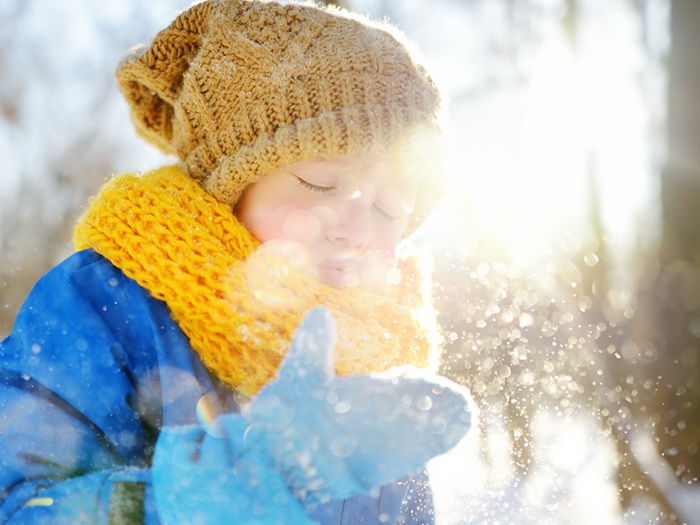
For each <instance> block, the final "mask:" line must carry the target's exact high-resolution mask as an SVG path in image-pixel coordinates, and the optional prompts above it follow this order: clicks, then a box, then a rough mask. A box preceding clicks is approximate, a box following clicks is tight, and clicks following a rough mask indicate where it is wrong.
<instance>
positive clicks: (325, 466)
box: [243, 308, 471, 508]
mask: <svg viewBox="0 0 700 525" xmlns="http://www.w3.org/2000/svg"><path fill="white" fill-rule="evenodd" d="M335 337H336V332H335V323H334V321H333V318H332V317H331V315H330V314H329V313H328V311H327V310H325V309H324V308H315V309H313V310H311V311H310V313H309V314H308V316H307V318H306V319H305V321H304V323H303V324H302V326H301V328H300V329H299V330H298V331H297V333H296V335H295V337H294V341H293V342H292V346H291V349H290V351H289V352H288V354H287V355H286V356H285V358H284V360H283V362H282V364H281V366H280V369H279V370H278V373H277V376H276V378H275V379H274V380H273V381H272V382H271V383H269V384H268V385H267V386H266V387H265V388H263V390H261V391H260V393H259V394H258V395H257V396H256V397H255V398H253V400H252V402H251V404H250V405H248V406H247V407H246V408H245V409H244V411H243V416H244V417H245V419H247V420H248V421H249V422H250V423H252V426H251V428H249V429H248V431H247V436H246V443H247V444H249V446H251V447H254V448H255V449H264V451H265V453H266V454H269V455H270V456H271V457H272V458H273V460H274V462H275V464H276V465H277V468H278V469H279V471H280V472H281V474H282V475H283V477H284V478H285V480H286V482H287V485H288V486H289V487H290V489H291V491H292V493H293V494H294V495H295V496H296V497H297V498H298V499H299V500H300V501H302V502H303V503H304V505H305V506H306V507H307V508H313V507H314V506H316V505H318V504H320V503H324V502H326V501H328V500H331V499H343V498H347V497H350V496H353V495H356V494H366V493H369V492H371V491H372V490H373V489H377V488H379V487H381V486H382V485H385V484H387V483H389V482H391V481H393V480H396V479H398V478H399V477H401V476H403V475H405V474H408V473H410V472H412V471H414V470H416V469H418V468H421V467H423V466H424V465H425V464H426V463H427V461H428V460H430V459H431V458H433V457H435V456H437V455H440V454H442V453H444V452H447V451H448V450H449V449H451V448H452V447H453V446H454V445H456V444H457V442H458V441H459V440H460V439H461V438H462V437H464V435H465V434H466V432H467V431H468V430H469V428H470V423H471V417H470V412H469V401H468V399H469V396H468V393H467V391H466V389H464V388H462V387H460V386H458V385H456V384H455V383H452V382H451V381H448V380H447V379H444V378H439V377H435V376H432V375H429V374H427V373H425V372H424V371H421V370H419V369H417V368H415V367H401V368H396V369H392V370H390V371H388V372H386V373H381V374H370V375H357V376H347V377H336V375H335V373H334V371H333V349H334V346H335Z"/></svg>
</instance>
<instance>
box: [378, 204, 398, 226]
mask: <svg viewBox="0 0 700 525" xmlns="http://www.w3.org/2000/svg"><path fill="white" fill-rule="evenodd" d="M372 207H373V208H374V211H375V212H376V213H377V214H378V215H379V216H380V217H381V218H382V219H384V220H385V221H387V222H393V221H395V220H396V219H398V217H396V216H395V215H391V214H389V213H387V212H385V211H384V210H383V209H382V208H380V207H379V206H377V205H376V204H373V205H372Z"/></svg>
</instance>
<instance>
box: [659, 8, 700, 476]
mask: <svg viewBox="0 0 700 525" xmlns="http://www.w3.org/2000/svg"><path fill="white" fill-rule="evenodd" d="M670 31H671V52H670V55H669V59H668V102H667V111H668V114H667V122H668V124H667V125H668V130H667V138H668V158H667V164H666V166H665V168H664V170H663V174H662V180H661V204H662V212H663V228H664V229H663V238H662V250H661V263H662V268H663V270H662V272H661V275H660V278H659V282H658V283H657V286H656V287H655V292H656V297H655V298H654V300H656V302H657V303H658V305H657V307H656V322H655V324H656V331H657V332H658V333H657V334H656V341H655V343H656V344H657V345H658V346H660V348H659V359H658V362H657V363H655V364H656V365H658V367H657V368H656V370H655V373H657V374H659V376H660V377H661V378H662V379H661V381H659V385H658V389H659V391H660V392H659V393H661V394H662V399H661V400H660V401H662V403H663V405H662V407H663V410H664V412H663V413H662V414H661V421H660V422H659V424H658V426H657V437H658V439H659V445H660V450H661V451H662V453H664V456H665V457H666V459H667V460H668V462H669V463H670V464H671V466H672V467H673V469H674V471H675V473H676V475H677V476H678V477H679V478H680V479H681V480H683V481H688V482H690V481H695V482H697V480H698V477H699V476H700V446H699V444H700V425H699V423H698V422H700V67H698V56H697V54H698V52H700V2H698V0H671V28H670Z"/></svg>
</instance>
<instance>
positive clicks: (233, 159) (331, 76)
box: [117, 0, 442, 226]
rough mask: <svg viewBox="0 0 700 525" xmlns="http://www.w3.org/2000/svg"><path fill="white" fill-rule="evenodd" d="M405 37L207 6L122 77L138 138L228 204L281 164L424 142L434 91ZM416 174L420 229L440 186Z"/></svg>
mask: <svg viewBox="0 0 700 525" xmlns="http://www.w3.org/2000/svg"><path fill="white" fill-rule="evenodd" d="M401 39H402V37H401V36H400V35H399V34H398V33H397V32H396V31H395V30H394V29H393V28H391V27H389V26H388V25H385V24H380V23H376V22H370V21H368V20H366V19H363V18H361V17H359V16H357V15H354V14H351V13H349V12H346V11H343V10H339V9H331V8H321V7H319V6H316V5H311V4H296V3H294V4H287V5H280V4H278V3H274V2H266V1H259V0H206V1H204V2H201V3H198V4H195V5H194V6H192V7H191V8H190V9H189V10H187V11H185V12H184V13H182V14H181V15H180V16H178V17H177V18H176V19H175V21H174V22H173V23H172V24H171V25H170V26H169V27H168V28H166V29H164V30H163V31H161V32H160V33H159V34H158V35H157V36H156V38H155V39H154V40H153V42H152V43H151V44H150V46H149V47H147V48H142V49H139V50H137V51H135V52H134V53H133V54H132V55H131V56H129V57H128V58H126V59H125V60H124V61H123V62H122V63H121V64H120V66H119V68H118V70H117V79H118V82H119V86H120V89H121V91H122V93H123V94H124V96H125V97H126V100H127V101H128V103H129V105H130V107H131V112H132V118H133V121H134V123H135V125H136V128H137V130H138V132H139V133H140V134H141V135H142V136H143V137H145V138H146V140H148V141H149V142H151V143H153V144H155V145H156V146H158V147H159V148H160V149H161V150H163V151H164V152H166V153H169V154H174V155H177V156H178V157H179V158H180V160H181V161H182V162H183V164H184V166H185V169H186V170H187V172H188V173H189V175H190V176H191V177H193V178H195V179H197V180H199V181H200V182H201V183H202V185H203V187H204V188H205V189H206V190H207V191H208V192H209V193H211V194H212V195H213V196H214V197H216V198H217V199H218V200H220V201H222V202H224V203H226V204H229V205H231V206H233V205H234V204H235V203H236V202H237V200H238V199H239V197H240V196H241V194H242V192H243V190H244V189H245V187H246V186H247V185H248V184H250V183H252V182H254V181H256V180H258V179H259V178H260V177H262V176H263V175H265V174H266V173H269V172H271V171H274V170H275V169H277V168H278V167H280V166H283V165H288V164H294V163H296V162H299V161H307V160H313V159H316V158H332V157H335V156H338V155H352V154H357V153H377V154H390V155H391V154H396V153H398V152H399V151H401V150H404V151H407V150H409V149H415V146H416V145H417V144H423V140H424V138H425V137H424V136H422V137H421V139H420V140H419V141H416V140H415V139H416V136H418V135H417V133H418V131H420V132H421V133H426V131H427V134H428V135H430V136H432V135H435V133H436V132H437V124H436V120H437V114H438V110H439V105H440V97H439V93H438V90H437V89H436V87H435V85H434V84H433V82H432V81H431V79H430V78H429V77H428V76H427V74H426V72H425V70H424V69H423V67H422V66H420V65H419V64H417V63H416V62H415V61H414V59H413V58H412V56H411V54H410V53H409V51H408V49H407V47H406V45H405V44H403V43H402V42H401ZM408 143H412V146H411V147H410V148H407V146H406V144H408ZM421 169H424V168H421ZM421 177H422V179H425V181H424V182H425V183H426V184H425V186H426V188H427V189H428V191H425V189H424V190H422V191H420V193H419V194H420V197H421V200H422V201H423V202H422V203H419V207H418V210H417V217H416V222H420V220H421V219H422V216H423V215H424V214H425V213H427V211H428V209H429V208H431V207H432V205H433V204H434V202H433V201H434V200H435V199H434V197H435V196H436V195H437V194H438V193H440V191H441V189H442V184H441V183H440V182H439V177H438V178H437V179H436V173H423V174H422V175H421ZM414 226H415V225H414Z"/></svg>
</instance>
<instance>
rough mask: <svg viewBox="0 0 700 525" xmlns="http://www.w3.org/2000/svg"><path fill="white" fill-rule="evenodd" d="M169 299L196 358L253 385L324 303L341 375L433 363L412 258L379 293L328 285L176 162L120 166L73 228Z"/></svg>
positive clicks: (249, 389) (431, 335) (247, 387)
mask: <svg viewBox="0 0 700 525" xmlns="http://www.w3.org/2000/svg"><path fill="white" fill-rule="evenodd" d="M74 243H75V246H76V248H77V249H85V248H92V249H94V250H95V251H97V252H98V253H100V254H101V255H103V256H104V257H106V258H107V259H109V260H110V261H111V262H112V263H113V264H114V265H116V266H117V267H118V268H120V269H121V270H122V271H123V272H124V273H125V274H126V275H127V276H129V277H131V278H132V279H134V280H135V281H136V282H138V283H139V284H140V285H141V286H143V287H144V288H146V289H147V290H149V291H150V293H151V294H152V295H153V296H154V297H156V298H158V299H161V300H163V301H165V303H166V304H167V305H168V307H169V309H170V312H171V315H172V316H173V318H174V319H175V321H176V322H177V323H178V325H179V326H180V328H181V329H182V330H183V332H185V334H187V336H188V337H189V339H190V344H191V345H192V348H193V349H194V350H195V351H196V352H197V353H198V354H199V356H200V358H201V359H202V362H203V363H204V365H205V366H206V367H207V368H208V369H209V370H210V371H212V372H213V373H214V374H216V375H217V376H218V377H219V378H220V379H221V380H223V381H224V382H225V383H227V384H229V385H230V386H232V387H234V388H235V389H237V390H238V391H240V392H242V393H243V394H246V395H252V394H254V393H255V392H257V391H258V390H259V389H260V388H261V387H262V386H263V385H265V384H266V383H267V382H268V381H269V380H270V379H271V378H272V377H273V376H274V373H275V371H276V369H277V367H278V365H279V362H280V360H281V358H282V356H283V355H284V353H285V352H286V350H287V348H288V347H289V344H290V341H291V337H292V334H293V333H294V331H295V330H296V329H297V328H298V326H299V324H300V322H301V321H302V319H303V317H304V315H305V313H306V312H307V311H308V310H309V309H310V308H312V307H314V306H317V305H324V306H326V307H327V308H329V310H330V311H331V312H332V314H333V316H334V317H335V320H336V323H337V326H338V345H337V348H336V353H335V367H336V371H337V372H338V373H339V374H341V375H347V374H356V373H368V372H372V371H381V370H385V369H387V368H390V367H391V366H396V365H402V364H413V365H416V366H420V367H425V366H434V364H435V363H434V362H433V361H434V358H435V355H436V353H435V352H434V350H435V348H436V345H435V344H434V343H436V341H437V339H436V338H435V334H436V332H435V331H434V316H432V315H431V313H432V312H429V308H426V307H425V304H426V302H425V301H424V300H423V299H424V297H422V291H421V289H420V283H419V279H418V278H417V276H416V275H417V274H415V273H414V270H415V268H414V265H413V266H412V265H411V264H409V263H408V262H403V263H402V265H400V268H401V272H402V274H403V278H402V279H401V282H400V283H399V284H398V285H396V286H395V287H394V289H392V291H391V293H390V294H388V295H387V296H379V295H376V294H373V293H370V292H366V291H361V290H354V289H353V290H343V291H340V290H336V289H334V288H331V287H329V286H326V285H324V284H322V283H319V282H317V281H315V280H314V279H312V278H310V277H307V276H306V275H304V274H302V273H300V272H297V271H294V270H292V269H291V268H290V267H289V265H288V264H287V263H286V262H285V261H284V260H282V259H281V258H280V257H279V256H275V255H272V254H271V253H269V251H267V250H265V249H264V248H265V247H264V246H261V245H260V243H259V242H258V241H257V240H256V239H254V238H253V237H252V236H251V235H250V233H248V231H247V230H246V229H245V228H244V227H243V226H242V225H241V224H240V223H239V222H238V220H237V219H236V218H235V216H234V215H233V212H232V211H231V209H230V208H229V207H228V206H225V205H224V204H222V203H220V202H219V201H217V200H216V199H214V198H213V197H211V196H210V195H209V194H207V193H206V192H205V191H204V190H203V189H202V188H201V187H200V186H199V184H198V183H197V182H195V181H193V180H192V179H191V178H190V177H188V176H187V175H185V174H184V173H183V172H182V171H181V169H180V168H179V167H177V166H168V167H164V168H160V169H157V170H154V171H152V172H150V173H147V174H144V175H142V176H136V175H121V176H118V177H115V178H113V179H112V180H111V181H109V182H108V183H107V184H105V186H104V187H103V188H102V190H101V191H100V193H99V194H98V196H97V197H96V198H95V199H94V200H93V202H92V203H91V206H90V207H89V209H88V210H87V211H86V212H85V213H84V215H83V216H82V217H81V218H80V220H79V222H78V225H77V227H76V230H75V236H74Z"/></svg>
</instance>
